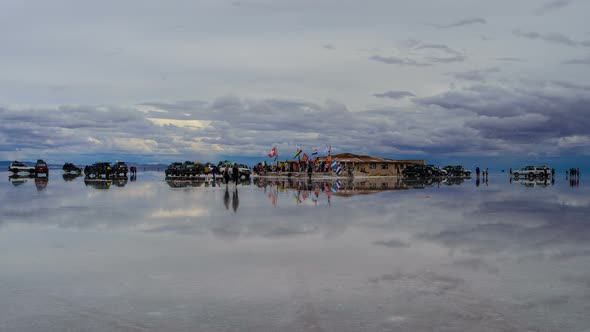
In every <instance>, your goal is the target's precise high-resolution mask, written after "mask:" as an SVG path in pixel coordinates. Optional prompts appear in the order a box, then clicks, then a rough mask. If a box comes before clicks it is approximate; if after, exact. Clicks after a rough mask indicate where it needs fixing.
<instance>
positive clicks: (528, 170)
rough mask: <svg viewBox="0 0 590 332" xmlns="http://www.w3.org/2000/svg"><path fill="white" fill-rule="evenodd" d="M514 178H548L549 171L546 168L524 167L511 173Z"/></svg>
mask: <svg viewBox="0 0 590 332" xmlns="http://www.w3.org/2000/svg"><path fill="white" fill-rule="evenodd" d="M512 174H513V175H514V177H515V178H518V177H527V178H534V177H545V176H547V177H549V176H551V169H549V167H547V166H525V167H524V168H523V169H520V170H517V171H514V172H512Z"/></svg>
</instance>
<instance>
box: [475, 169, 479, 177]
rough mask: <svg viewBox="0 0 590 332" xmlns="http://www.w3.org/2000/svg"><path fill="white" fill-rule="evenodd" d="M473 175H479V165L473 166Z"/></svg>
mask: <svg viewBox="0 0 590 332" xmlns="http://www.w3.org/2000/svg"><path fill="white" fill-rule="evenodd" d="M475 175H477V177H479V167H476V168H475Z"/></svg>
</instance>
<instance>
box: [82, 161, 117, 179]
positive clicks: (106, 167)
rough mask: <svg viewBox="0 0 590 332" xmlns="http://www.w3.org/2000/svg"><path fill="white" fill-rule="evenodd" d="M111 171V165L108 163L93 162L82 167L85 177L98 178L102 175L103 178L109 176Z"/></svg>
mask: <svg viewBox="0 0 590 332" xmlns="http://www.w3.org/2000/svg"><path fill="white" fill-rule="evenodd" d="M111 174H113V173H112V167H111V164H109V163H94V164H92V165H90V166H86V167H85V168H84V175H85V176H86V177H87V178H100V177H102V176H103V175H104V177H105V178H107V179H108V178H109V177H110V176H111Z"/></svg>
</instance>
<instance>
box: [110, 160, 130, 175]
mask: <svg viewBox="0 0 590 332" xmlns="http://www.w3.org/2000/svg"><path fill="white" fill-rule="evenodd" d="M113 175H114V176H127V164H125V163H124V162H122V161H117V162H116V163H115V164H113Z"/></svg>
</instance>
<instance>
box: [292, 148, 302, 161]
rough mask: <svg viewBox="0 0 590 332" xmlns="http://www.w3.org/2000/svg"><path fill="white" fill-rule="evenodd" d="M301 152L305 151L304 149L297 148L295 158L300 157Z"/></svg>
mask: <svg viewBox="0 0 590 332" xmlns="http://www.w3.org/2000/svg"><path fill="white" fill-rule="evenodd" d="M301 152H303V150H301V149H300V148H297V153H296V154H295V157H293V159H295V158H297V157H299V156H300V155H301Z"/></svg>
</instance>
